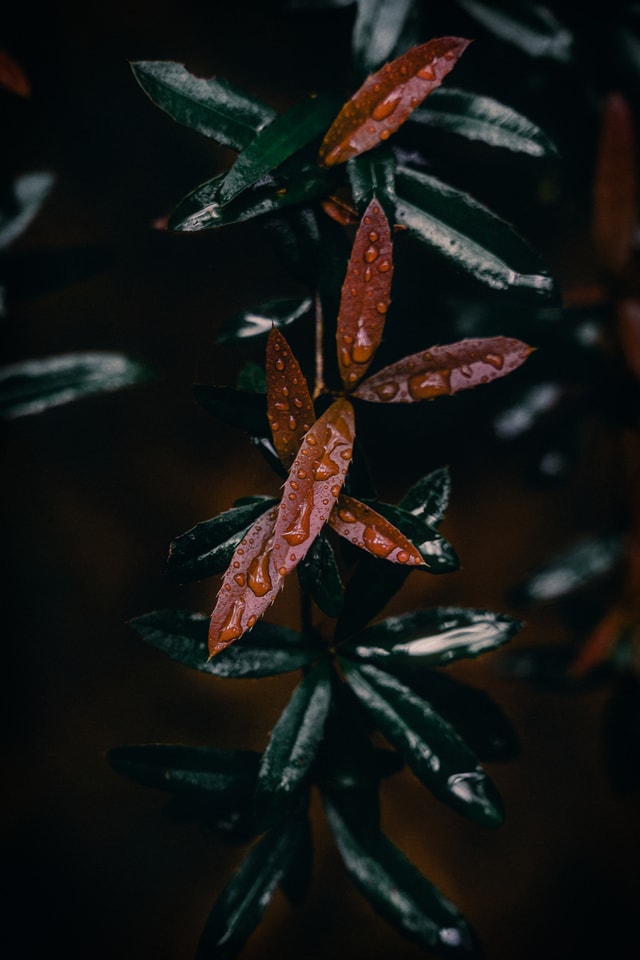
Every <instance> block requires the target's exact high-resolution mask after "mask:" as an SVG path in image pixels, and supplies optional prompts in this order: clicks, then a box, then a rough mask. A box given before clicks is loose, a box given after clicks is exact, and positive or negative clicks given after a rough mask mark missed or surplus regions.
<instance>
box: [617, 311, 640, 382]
mask: <svg viewBox="0 0 640 960" xmlns="http://www.w3.org/2000/svg"><path fill="white" fill-rule="evenodd" d="M617 311H618V332H619V335H620V345H621V347H622V351H623V353H624V358H625V360H626V362H627V366H628V367H629V369H630V370H631V371H632V373H633V374H634V376H635V377H636V379H637V380H640V298H639V297H625V298H624V299H623V300H619V301H618V303H617Z"/></svg>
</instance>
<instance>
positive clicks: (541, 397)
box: [493, 383, 566, 440]
mask: <svg viewBox="0 0 640 960" xmlns="http://www.w3.org/2000/svg"><path fill="white" fill-rule="evenodd" d="M565 395H566V391H565V388H564V387H563V386H561V385H560V384H559V383H534V384H533V386H531V387H529V388H528V389H527V390H525V391H524V392H522V393H521V395H520V396H519V397H518V399H517V402H516V403H514V404H513V405H512V406H509V407H504V408H503V409H502V410H500V412H499V413H498V414H497V415H496V417H495V418H494V421H493V429H494V431H495V433H496V436H498V437H499V438H500V439H501V440H514V439H515V438H516V437H520V436H522V435H523V434H525V433H528V432H529V430H531V429H532V428H533V427H534V426H535V425H536V424H537V423H538V422H539V421H540V419H541V418H542V417H544V416H546V415H548V414H549V413H551V412H552V411H554V410H555V409H556V408H557V407H558V404H559V403H560V402H561V401H562V399H563V397H564V396H565Z"/></svg>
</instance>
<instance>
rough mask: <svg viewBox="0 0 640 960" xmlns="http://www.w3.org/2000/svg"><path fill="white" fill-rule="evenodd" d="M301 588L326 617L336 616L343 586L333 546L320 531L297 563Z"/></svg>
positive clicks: (338, 611)
mask: <svg viewBox="0 0 640 960" xmlns="http://www.w3.org/2000/svg"><path fill="white" fill-rule="evenodd" d="M298 579H299V581H300V586H301V588H302V589H303V590H304V591H305V592H306V593H308V594H309V595H310V596H311V597H312V599H313V601H314V602H315V603H316V604H317V605H318V606H319V607H320V609H321V610H322V612H323V613H326V615H327V616H328V617H337V616H338V614H339V613H340V609H341V607H342V595H343V586H342V580H341V579H340V571H339V570H338V565H337V563H336V558H335V554H334V552H333V547H332V546H331V544H330V543H329V541H328V540H327V538H326V536H325V535H324V533H323V532H322V531H321V532H320V534H319V535H318V536H317V537H316V539H315V540H314V542H313V544H312V545H311V549H310V550H309V552H308V553H307V555H306V557H305V558H304V559H303V560H302V561H301V562H300V564H299V565H298Z"/></svg>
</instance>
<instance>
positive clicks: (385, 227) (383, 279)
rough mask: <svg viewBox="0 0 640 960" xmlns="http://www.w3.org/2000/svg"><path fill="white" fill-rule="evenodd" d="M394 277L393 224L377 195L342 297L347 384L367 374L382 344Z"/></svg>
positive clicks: (340, 334)
mask: <svg viewBox="0 0 640 960" xmlns="http://www.w3.org/2000/svg"><path fill="white" fill-rule="evenodd" d="M392 277H393V248H392V243H391V230H390V227H389V222H388V220H387V218H386V216H385V213H384V210H383V209H382V205H381V204H380V202H379V201H378V200H377V199H376V198H375V197H374V199H373V200H371V202H370V203H369V206H368V207H367V209H366V210H365V212H364V214H363V216H362V219H361V220H360V224H359V226H358V230H357V233H356V237H355V240H354V243H353V248H352V251H351V256H350V258H349V264H348V266H347V273H346V276H345V279H344V283H343V285H342V294H341V297H340V312H339V314H338V328H337V333H336V346H337V351H338V368H339V370H340V376H341V378H342V382H343V384H344V386H345V389H347V390H351V389H352V388H353V387H354V386H355V385H356V383H358V381H359V380H360V379H361V378H362V377H363V376H364V374H365V373H366V371H367V370H368V368H369V364H370V363H371V361H372V359H373V356H374V354H375V351H376V350H377V349H378V346H379V344H380V340H381V338H382V331H383V329H384V322H385V319H386V314H387V310H388V309H389V303H390V300H391V281H392Z"/></svg>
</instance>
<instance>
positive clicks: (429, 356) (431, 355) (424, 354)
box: [422, 350, 433, 360]
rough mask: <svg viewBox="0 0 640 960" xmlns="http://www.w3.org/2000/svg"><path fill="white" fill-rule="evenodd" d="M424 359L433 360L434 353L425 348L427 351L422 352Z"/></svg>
mask: <svg viewBox="0 0 640 960" xmlns="http://www.w3.org/2000/svg"><path fill="white" fill-rule="evenodd" d="M422 359H423V360H433V354H432V353H429V351H428V350H425V352H424V353H423V354H422Z"/></svg>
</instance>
